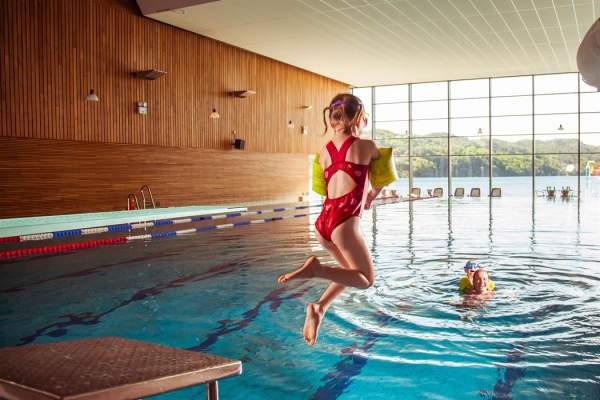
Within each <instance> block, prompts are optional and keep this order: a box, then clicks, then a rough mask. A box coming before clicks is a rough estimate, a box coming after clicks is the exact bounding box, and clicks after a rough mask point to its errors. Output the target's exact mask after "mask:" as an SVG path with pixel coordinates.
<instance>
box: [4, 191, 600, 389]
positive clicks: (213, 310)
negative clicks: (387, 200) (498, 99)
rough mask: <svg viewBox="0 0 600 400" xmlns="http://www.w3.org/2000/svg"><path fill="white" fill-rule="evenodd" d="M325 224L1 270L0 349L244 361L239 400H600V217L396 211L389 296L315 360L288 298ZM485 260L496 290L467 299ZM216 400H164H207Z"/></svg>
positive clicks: (547, 207)
mask: <svg viewBox="0 0 600 400" xmlns="http://www.w3.org/2000/svg"><path fill="white" fill-rule="evenodd" d="M314 218H315V217H314V216H313V217H311V218H299V219H295V220H286V221H280V222H274V223H271V224H266V225H253V226H246V227H241V228H236V229H232V230H224V231H215V232H209V233H203V234H195V235H190V236H183V237H175V238H166V239H162V240H154V241H147V242H140V243H130V244H127V245H121V246H113V247H111V248H110V249H109V250H106V249H86V250H83V251H81V252H78V253H73V254H66V255H59V256H52V257H40V258H34V259H29V260H20V261H13V262H4V263H2V264H0V268H1V270H2V275H3V279H2V281H1V282H0V346H12V345H20V344H25V343H44V342H52V341H61V340H66V339H74V338H83V337H94V336H106V335H119V336H124V337H128V338H138V339H143V340H147V341H151V342H156V343H162V344H167V345H172V346H177V347H180V348H189V349H193V350H201V351H207V352H211V353H215V354H220V355H223V356H226V357H231V358H237V359H241V360H242V361H243V363H244V373H243V375H242V376H240V377H236V378H231V379H228V380H224V381H222V383H221V385H220V386H221V395H222V397H223V398H225V399H271V398H279V399H307V398H312V399H365V398H369V399H392V398H401V399H565V398H569V399H597V398H598V397H599V396H600V373H599V371H600V339H599V337H598V333H597V332H598V330H599V328H600V296H599V295H600V277H599V272H600V262H599V260H600V242H599V240H598V239H599V237H600V236H599V234H600V224H599V222H600V208H599V205H598V203H593V202H585V201H582V203H581V207H580V208H579V210H578V208H577V203H576V202H573V201H571V202H562V201H561V200H560V199H557V200H556V201H548V200H546V199H536V201H535V203H534V204H532V199H530V198H529V199H527V198H509V197H506V198H501V199H494V200H493V201H492V202H490V201H489V199H483V198H482V199H468V198H466V199H462V200H458V199H457V200H453V201H452V203H451V204H449V203H448V201H447V200H444V199H435V200H425V201H420V202H413V203H410V204H408V203H396V204H388V205H382V206H378V207H376V208H375V209H374V210H372V211H367V212H365V214H364V217H363V221H362V227H363V230H364V233H365V236H366V238H367V241H368V243H369V246H370V248H371V250H372V252H373V257H374V260H375V267H376V273H377V282H376V284H375V286H374V287H373V288H371V289H369V290H366V291H359V290H353V289H348V290H347V291H346V292H344V293H343V294H342V296H341V297H340V298H339V299H338V300H337V301H336V302H335V303H334V305H333V307H332V308H331V310H330V312H329V314H328V315H327V316H326V319H325V322H324V323H323V326H322V329H321V334H320V336H319V341H318V343H317V345H316V346H315V347H314V348H310V347H307V346H306V345H305V344H304V342H303V341H302V339H301V329H302V324H303V321H304V306H305V304H306V303H307V302H309V301H314V300H315V299H316V298H317V297H318V296H319V294H320V292H321V291H322V290H323V289H324V287H325V283H324V282H318V281H313V282H295V283H292V284H288V285H287V286H283V287H282V286H278V285H277V284H276V282H275V279H276V277H277V276H278V274H280V273H282V272H285V271H287V270H289V269H291V268H294V267H296V266H298V265H299V264H300V263H301V262H302V261H303V260H304V259H305V257H306V256H307V255H308V254H310V253H312V252H317V253H318V254H319V255H321V256H322V257H323V259H325V260H329V257H328V256H327V254H326V253H324V252H323V251H322V250H321V249H320V246H319V245H318V243H317V241H316V239H315V237H314V230H313V228H312V222H313V221H314ZM469 257H477V258H479V259H480V260H481V261H482V262H483V263H485V264H486V265H487V266H488V269H489V271H490V273H491V275H492V278H493V279H494V281H495V282H496V285H497V287H498V290H497V293H496V296H495V298H493V299H491V300H489V301H488V302H487V303H485V304H478V305H468V304H465V299H463V298H462V297H461V296H460V295H459V294H458V293H457V290H456V287H457V283H458V280H459V278H460V277H461V275H462V265H463V263H464V261H465V260H466V259H467V258H469ZM202 391H203V388H190V389H185V390H182V391H177V392H172V393H168V394H164V395H161V396H158V397H157V398H159V399H192V398H197V397H198V396H199V395H200V393H201V392H202Z"/></svg>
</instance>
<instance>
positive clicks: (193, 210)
mask: <svg viewBox="0 0 600 400" xmlns="http://www.w3.org/2000/svg"><path fill="white" fill-rule="evenodd" d="M247 210H248V209H247V207H228V206H188V207H168V208H151V209H145V210H131V211H108V212H99V213H83V214H65V215H52V216H44V217H25V218H8V219H0V238H4V237H11V236H21V235H33V234H40V233H47V232H56V231H64V230H69V229H85V228H95V227H99V226H108V225H117V224H126V223H133V222H147V221H154V220H157V219H165V218H178V217H189V216H205V215H213V214H221V213H230V212H244V211H247Z"/></svg>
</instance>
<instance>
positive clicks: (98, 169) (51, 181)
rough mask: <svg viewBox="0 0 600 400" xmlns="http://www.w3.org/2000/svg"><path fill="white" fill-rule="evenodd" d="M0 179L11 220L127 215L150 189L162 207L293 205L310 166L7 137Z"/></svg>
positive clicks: (0, 210)
mask: <svg viewBox="0 0 600 400" xmlns="http://www.w3.org/2000/svg"><path fill="white" fill-rule="evenodd" d="M40 149H43V151H40ZM283 165H285V168H282V166H283ZM0 174H1V175H2V179H0V193H1V194H2V195H0V218H8V217H21V216H34V215H50V214H63V213H78V212H90V211H112V210H123V209H126V207H127V202H126V199H127V198H126V197H127V194H128V193H129V192H134V193H138V190H139V188H140V187H141V186H142V185H143V184H148V185H149V186H150V188H151V189H152V193H153V195H154V197H155V199H157V200H158V201H160V206H161V207H162V206H166V207H173V206H185V205H193V204H227V203H229V204H231V203H235V202H250V201H265V200H270V201H273V200H276V199H280V200H281V201H292V200H296V199H297V197H295V196H298V195H299V194H301V193H302V192H306V191H307V181H308V166H307V163H306V156H305V155H303V154H283V153H256V152H244V151H234V150H229V151H224V150H207V149H183V148H161V147H157V146H148V145H125V144H104V143H82V142H74V141H62V140H49V139H26V138H7V137H0ZM138 197H140V196H139V194H138ZM140 201H141V198H140Z"/></svg>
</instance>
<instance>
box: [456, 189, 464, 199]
mask: <svg viewBox="0 0 600 400" xmlns="http://www.w3.org/2000/svg"><path fill="white" fill-rule="evenodd" d="M454 197H465V188H461V187H457V188H456V189H454Z"/></svg>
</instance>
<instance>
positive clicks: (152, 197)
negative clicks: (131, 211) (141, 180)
mask: <svg viewBox="0 0 600 400" xmlns="http://www.w3.org/2000/svg"><path fill="white" fill-rule="evenodd" d="M144 189H146V190H147V191H148V194H149V195H150V201H146V195H145V194H144V193H145V190H144ZM140 193H141V195H142V204H143V205H144V210H145V209H146V208H150V206H152V208H156V203H155V202H154V196H152V191H151V190H150V188H149V187H148V185H143V186H142V187H141V188H140Z"/></svg>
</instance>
